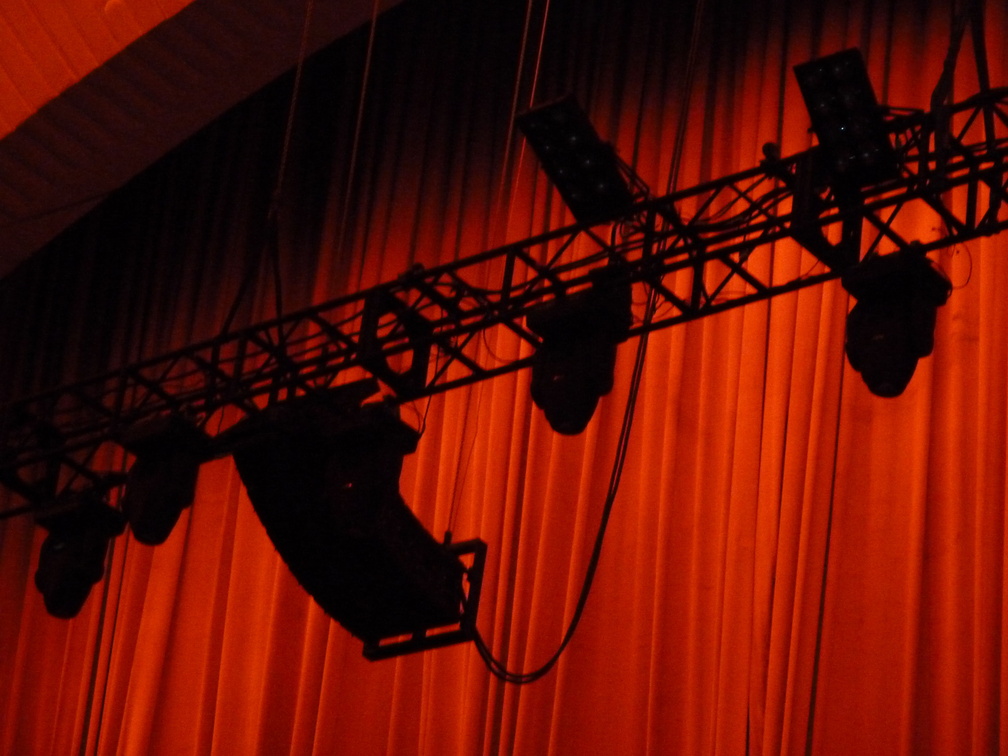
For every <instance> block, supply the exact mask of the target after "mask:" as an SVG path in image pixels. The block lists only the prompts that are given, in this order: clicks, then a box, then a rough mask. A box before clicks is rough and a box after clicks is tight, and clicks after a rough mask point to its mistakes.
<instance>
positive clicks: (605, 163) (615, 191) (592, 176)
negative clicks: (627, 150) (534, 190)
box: [515, 97, 634, 225]
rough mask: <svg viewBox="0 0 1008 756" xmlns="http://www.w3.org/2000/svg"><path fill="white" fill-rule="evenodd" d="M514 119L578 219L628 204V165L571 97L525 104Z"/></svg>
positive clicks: (592, 219)
mask: <svg viewBox="0 0 1008 756" xmlns="http://www.w3.org/2000/svg"><path fill="white" fill-rule="evenodd" d="M515 123H516V124H517V126H518V128H519V129H520V130H521V132H522V133H523V134H524V135H525V138H526V139H527V140H528V143H529V146H530V147H531V148H532V151H533V152H535V154H536V155H537V156H538V158H539V162H540V163H541V164H542V168H543V171H545V172H546V175H547V176H548V177H549V179H550V181H552V182H553V185H554V186H555V187H556V188H557V191H558V192H560V196H561V197H563V200H564V202H565V203H566V204H567V207H568V208H570V211H571V213H572V214H573V215H574V218H575V219H576V220H577V222H578V223H580V224H583V225H595V224H598V223H605V222H608V221H612V220H613V219H615V218H617V217H619V216H621V215H623V214H624V213H626V212H627V211H628V210H629V209H630V207H631V206H632V205H633V203H634V195H633V192H632V191H631V188H630V184H629V183H628V181H627V177H628V176H629V175H631V174H630V172H629V169H627V168H625V167H624V166H623V164H622V162H621V161H620V159H619V157H617V155H616V151H615V150H614V149H613V148H612V145H609V144H607V143H605V142H603V141H602V140H601V139H600V138H599V135H598V134H597V133H596V132H595V129H594V128H593V127H592V125H591V122H589V120H588V117H587V116H586V115H585V114H584V111H582V110H581V108H580V106H579V105H578V104H577V102H576V101H575V100H574V98H573V97H565V98H564V99H562V100H557V101H556V102H552V103H549V104H547V105H542V106H540V107H537V108H534V109H533V110H529V111H527V112H525V113H523V114H522V115H520V116H518V117H517V119H516V120H515Z"/></svg>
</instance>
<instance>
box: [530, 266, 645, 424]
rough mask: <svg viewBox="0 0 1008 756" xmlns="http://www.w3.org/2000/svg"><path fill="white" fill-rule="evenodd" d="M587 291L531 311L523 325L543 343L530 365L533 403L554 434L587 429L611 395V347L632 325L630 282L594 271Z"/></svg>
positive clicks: (618, 270) (615, 270)
mask: <svg viewBox="0 0 1008 756" xmlns="http://www.w3.org/2000/svg"><path fill="white" fill-rule="evenodd" d="M589 275H590V276H591V280H592V285H591V287H590V288H588V289H584V290H583V291H580V292H577V293H575V294H572V295H570V296H559V297H557V298H555V299H552V300H550V301H548V302H545V303H544V304H541V305H539V306H537V307H535V308H534V309H532V310H530V311H529V313H528V317H527V320H526V323H527V325H528V327H529V328H530V329H531V330H532V331H534V332H535V333H537V334H538V335H539V336H541V337H542V344H541V345H540V346H539V348H538V349H537V350H536V353H535V356H534V357H533V362H532V385H531V391H532V400H533V401H534V402H535V404H536V406H538V407H539V408H540V409H542V411H543V412H544V413H545V414H546V419H547V420H548V421H549V424H550V427H551V428H553V430H555V431H556V432H557V433H564V434H567V435H574V434H577V433H580V432H581V431H583V430H584V429H585V427H586V426H587V425H588V422H589V421H590V420H591V418H592V415H593V414H594V413H595V407H596V406H597V405H598V400H599V399H600V398H601V397H603V396H605V395H606V394H608V393H609V392H610V391H612V387H613V373H614V371H615V367H616V347H617V345H618V344H620V343H621V342H623V341H626V339H627V335H628V333H629V330H630V325H631V323H632V322H633V315H632V313H631V310H630V306H631V299H630V297H631V292H630V280H629V278H628V277H627V276H626V273H625V271H624V270H623V268H622V267H621V266H615V265H611V266H606V267H603V268H596V269H594V270H592V271H591V272H590V274H589Z"/></svg>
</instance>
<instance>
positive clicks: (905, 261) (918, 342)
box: [842, 246, 952, 397]
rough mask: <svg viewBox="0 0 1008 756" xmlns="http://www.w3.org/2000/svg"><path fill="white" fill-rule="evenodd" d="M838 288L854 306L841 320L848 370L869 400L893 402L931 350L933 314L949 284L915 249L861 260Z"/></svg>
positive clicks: (950, 286)
mask: <svg viewBox="0 0 1008 756" xmlns="http://www.w3.org/2000/svg"><path fill="white" fill-rule="evenodd" d="M842 283H843V286H844V288H845V289H847V291H848V292H850V294H851V296H853V297H854V298H855V299H856V300H857V301H856V303H855V305H854V307H853V308H852V309H851V311H850V313H849V314H848V315H847V338H846V344H845V350H846V352H847V359H848V360H849V361H850V364H851V367H853V368H854V369H855V370H856V371H858V372H859V373H861V377H862V378H863V379H864V382H865V384H866V385H867V386H868V390H869V391H871V392H872V393H873V394H876V395H877V396H883V397H894V396H899V395H900V394H901V393H903V390H904V389H905V388H906V387H907V384H909V383H910V379H911V378H912V377H913V374H914V371H915V370H916V368H917V361H918V359H920V358H921V357H926V356H928V355H929V354H931V351H932V350H933V349H934V330H935V321H936V319H937V313H938V308H939V307H940V306H942V305H943V304H945V302H946V301H947V300H948V297H949V294H950V293H951V292H952V284H951V283H950V282H949V280H948V278H947V277H946V276H945V275H944V274H943V273H942V272H941V271H940V270H938V269H937V268H936V267H935V266H934V265H933V264H932V263H931V261H930V260H929V259H928V258H927V257H926V256H925V255H924V253H923V252H922V251H920V250H919V249H917V248H916V247H915V246H910V247H909V248H908V249H903V250H900V251H899V252H894V253H892V254H888V255H873V256H871V257H867V258H865V260H863V261H862V262H861V263H859V264H858V265H857V266H855V267H853V268H851V269H850V270H849V271H848V272H847V273H845V274H844V276H843V278H842Z"/></svg>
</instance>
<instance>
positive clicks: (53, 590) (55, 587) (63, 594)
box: [35, 491, 126, 619]
mask: <svg viewBox="0 0 1008 756" xmlns="http://www.w3.org/2000/svg"><path fill="white" fill-rule="evenodd" d="M51 510H52V511H51V513H50V514H47V515H42V516H40V517H39V518H38V524H39V525H40V526H42V527H43V528H45V529H46V530H48V531H49V533H48V535H47V536H46V538H45V540H44V541H43V542H42V550H41V551H40V552H39V561H38V569H37V570H36V571H35V587H36V588H38V590H39V591H40V592H41V593H42V600H43V601H44V602H45V607H46V611H48V612H49V613H50V614H51V615H53V616H54V617H60V618H62V619H70V618H72V617H76V616H77V614H78V613H79V612H80V610H81V608H82V607H83V606H84V602H85V601H86V600H87V597H88V594H89V593H90V592H91V588H92V586H93V585H94V584H95V583H97V582H98V581H100V580H101V579H102V578H103V577H104V575H105V555H106V553H107V551H108V544H109V541H110V540H111V539H112V538H113V537H115V536H117V535H120V534H121V533H122V532H123V530H124V529H125V526H126V524H125V520H124V519H123V516H122V514H121V513H120V512H119V511H118V510H117V509H113V508H112V507H110V506H108V504H106V503H105V500H104V497H103V496H102V495H101V494H99V493H97V492H95V491H74V492H70V493H68V494H65V495H63V496H61V497H60V498H59V499H58V500H57V501H56V503H55V505H54V506H53V507H52V508H51Z"/></svg>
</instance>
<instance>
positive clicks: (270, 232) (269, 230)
mask: <svg viewBox="0 0 1008 756" xmlns="http://www.w3.org/2000/svg"><path fill="white" fill-rule="evenodd" d="M314 10H315V0H307V3H306V5H305V15H304V24H303V25H302V28H301V46H300V49H299V50H298V58H297V65H296V66H295V68H294V85H293V91H292V92H291V98H290V106H289V108H288V110H287V122H286V124H285V126H284V135H283V143H282V146H281V148H280V162H279V167H278V168H277V177H276V181H275V182H274V185H273V192H272V193H271V195H270V204H269V209H268V210H267V211H266V248H265V253H266V254H265V256H266V257H267V259H268V260H269V262H270V264H271V265H272V266H273V296H274V305H275V308H276V317H277V318H278V319H279V318H280V317H281V316H282V315H283V281H282V274H281V270H280V228H279V214H280V196H281V194H282V192H283V184H284V178H285V175H286V172H287V160H288V157H289V154H290V142H291V135H292V134H293V131H294V115H295V113H296V111H297V105H298V95H299V94H300V92H301V77H302V74H303V73H304V64H305V59H306V58H307V56H308V37H309V32H310V31H311V22H312V15H313V13H314ZM263 257H264V255H263V253H262V252H260V254H259V255H258V256H257V257H256V258H253V259H252V260H251V261H250V262H249V263H248V265H246V266H245V273H244V275H243V276H242V280H241V283H240V284H239V286H238V291H237V293H236V294H235V298H234V301H233V302H232V304H231V308H230V309H229V310H228V314H227V316H226V317H225V318H224V324H223V325H222V326H221V329H220V332H221V333H222V334H224V333H227V332H228V330H229V329H230V328H231V326H232V324H233V323H234V319H235V316H236V315H237V314H238V308H239V307H240V306H241V302H242V300H243V299H244V298H245V294H246V292H247V291H248V287H249V286H250V285H251V284H252V281H253V279H254V277H255V275H256V273H258V272H259V266H260V264H261V261H262V258H263ZM277 331H278V336H279V340H280V342H281V344H282V342H283V340H284V334H283V330H282V326H280V325H278V326H277Z"/></svg>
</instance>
